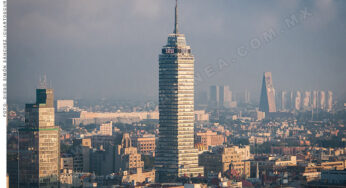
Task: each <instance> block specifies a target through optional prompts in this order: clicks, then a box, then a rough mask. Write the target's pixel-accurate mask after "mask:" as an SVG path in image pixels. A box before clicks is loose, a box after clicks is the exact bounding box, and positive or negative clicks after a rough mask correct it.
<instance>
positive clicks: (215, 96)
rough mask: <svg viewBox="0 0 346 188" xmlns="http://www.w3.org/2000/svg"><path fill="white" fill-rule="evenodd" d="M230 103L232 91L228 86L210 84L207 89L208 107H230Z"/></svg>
mask: <svg viewBox="0 0 346 188" xmlns="http://www.w3.org/2000/svg"><path fill="white" fill-rule="evenodd" d="M231 104H232V91H231V90H230V89H229V86H223V85H222V86H216V85H212V86H210V91H209V107H212V108H216V107H218V108H222V107H226V108H227V107H230V106H231Z"/></svg>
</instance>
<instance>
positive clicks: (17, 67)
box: [8, 0, 346, 101]
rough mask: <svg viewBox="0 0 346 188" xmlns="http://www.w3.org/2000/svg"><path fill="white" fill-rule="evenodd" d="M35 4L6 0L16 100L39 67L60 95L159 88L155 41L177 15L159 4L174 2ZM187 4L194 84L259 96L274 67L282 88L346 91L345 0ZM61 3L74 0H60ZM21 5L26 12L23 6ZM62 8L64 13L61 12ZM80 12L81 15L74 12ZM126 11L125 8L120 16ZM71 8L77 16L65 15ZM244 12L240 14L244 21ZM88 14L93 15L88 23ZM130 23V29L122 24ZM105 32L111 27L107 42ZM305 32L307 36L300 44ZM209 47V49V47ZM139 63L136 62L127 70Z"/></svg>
mask: <svg viewBox="0 0 346 188" xmlns="http://www.w3.org/2000/svg"><path fill="white" fill-rule="evenodd" d="M31 3H32V4H33V5H35V6H25V3H24V4H22V3H18V2H16V1H11V2H9V9H10V10H11V9H13V10H12V11H9V20H10V21H11V20H18V21H17V22H9V31H10V32H11V31H12V32H11V35H9V45H8V46H9V65H8V75H9V78H8V83H9V86H8V92H9V93H8V97H9V100H10V101H11V100H21V101H28V98H29V96H30V95H28V94H29V93H31V92H32V91H33V90H32V88H34V87H35V86H36V83H37V82H36V81H37V80H38V77H39V75H40V74H42V73H47V75H49V78H50V79H51V81H52V85H53V86H54V88H56V89H57V91H58V93H56V96H57V98H73V99H76V98H80V99H94V98H97V97H100V98H118V99H124V98H129V99H134V98H137V97H138V96H139V95H140V96H144V97H149V98H156V97H157V94H156V93H155V92H154V91H156V90H157V87H158V84H157V83H158V77H157V76H155V75H156V73H157V72H158V69H157V68H156V67H155V62H156V60H157V56H156V54H157V53H158V50H153V49H156V48H155V47H156V46H159V45H160V44H162V42H163V41H162V39H160V38H164V36H165V33H168V32H169V30H170V29H169V27H167V26H163V25H166V24H163V23H165V22H168V23H172V20H171V19H170V18H171V17H172V15H171V14H162V13H163V12H169V11H168V9H169V7H170V6H171V5H172V3H173V2H170V1H167V3H163V2H159V1H149V2H148V3H147V4H145V6H144V5H141V3H140V1H129V2H128V3H119V2H114V3H113V2H112V3H109V4H108V5H107V7H106V5H105V4H103V3H94V4H93V7H91V5H90V7H89V6H87V7H84V8H77V4H74V3H67V2H63V3H62V4H61V6H53V5H55V3H54V2H47V3H40V4H38V3H39V1H32V2H31ZM181 4H182V9H184V11H182V14H181V17H183V18H184V20H183V21H182V22H183V23H193V24H183V26H182V27H183V30H184V31H186V32H185V33H186V34H187V35H188V37H189V40H190V41H191V43H193V44H194V54H196V55H197V56H198V58H197V59H196V63H197V64H198V65H199V66H198V68H197V69H196V75H198V74H199V75H201V78H202V79H201V78H198V83H197V81H196V83H197V86H196V91H197V93H198V92H199V91H201V90H207V89H208V87H209V85H215V84H216V85H230V87H231V90H232V91H244V90H248V91H250V92H251V93H253V95H252V96H256V95H259V90H260V83H261V80H260V79H259V78H260V75H261V74H262V72H266V71H270V72H272V73H273V76H274V77H275V83H278V85H277V90H278V91H279V90H283V89H285V88H288V89H298V90H332V91H333V92H334V98H340V96H341V97H342V98H344V96H345V95H344V93H345V91H344V88H343V87H340V85H341V84H342V83H343V81H344V80H345V79H346V78H345V75H344V74H342V72H341V71H342V70H344V69H345V64H344V63H343V62H342V59H344V53H342V51H344V49H345V46H344V43H345V41H344V40H345V39H344V38H343V37H342V36H343V35H342V32H341V31H342V30H343V28H344V27H346V26H345V24H343V22H342V20H343V18H344V17H345V13H344V12H343V11H341V10H342V7H345V4H344V3H343V2H335V1H328V2H323V1H315V2H310V3H307V2H304V1H294V2H291V3H287V2H284V1H278V2H272V1H265V2H264V3H263V4H258V3H254V4H253V5H251V6H248V5H249V4H248V3H247V2H241V3H239V4H238V3H235V2H232V1H230V2H228V1H220V2H218V3H210V2H208V1H202V2H200V1H199V2H198V5H199V6H200V9H198V10H203V11H205V15H203V16H200V15H199V14H198V12H199V11H196V10H193V8H192V7H193V6H194V5H195V4H196V1H193V0H191V1H183V2H182V3H181ZM266 4H273V6H274V7H275V8H274V9H273V10H271V11H266V10H267V9H266V7H265V6H264V5H266ZM110 5H114V6H110ZM62 6H64V7H67V8H66V9H62ZM53 7H54V8H53ZM110 7H112V8H113V9H116V10H118V9H119V11H118V13H111V12H110V11H111V9H110ZM207 7H208V8H207ZM283 7H285V9H284V8H283ZM45 8H48V9H45ZM120 8H122V9H124V10H123V11H125V10H126V12H122V11H121V10H120ZM113 9H112V10H113ZM226 9H227V11H226ZM286 9H287V10H286ZM19 10H22V11H20V13H19ZM48 10H49V11H48ZM135 10H136V12H134V11H135ZM137 10H138V11H137ZM228 10H231V11H228ZM232 10H233V11H232ZM61 11H63V12H64V14H63V15H65V16H59V15H57V12H61ZM304 11H307V12H308V13H311V15H310V14H308V15H309V16H308V17H307V18H306V20H300V19H299V22H298V23H297V24H296V25H295V26H294V27H292V28H289V29H286V28H285V25H286V21H285V19H286V18H290V16H292V15H295V16H297V17H298V18H300V16H301V15H300V14H301V12H304ZM115 12H117V11H115ZM215 12H217V13H215ZM245 12H249V13H248V14H245ZM265 12H267V13H265ZM74 13H76V14H78V15H80V16H74V15H73V14H74ZM120 15H126V16H127V17H126V18H124V19H120ZM43 16H44V17H43ZM207 16H208V17H207ZM70 17H72V18H73V19H72V22H71V21H68V20H69V19H67V18H70ZM110 17H114V18H115V19H110ZM238 17H241V18H242V19H243V20H242V21H241V22H239V21H237V20H238V19H237V18H238ZM255 17H256V18H255ZM106 18H107V19H106ZM206 18H209V19H206ZM37 20H41V21H42V22H37ZM89 20H93V21H92V22H91V24H89V25H88V27H86V23H89V22H88V21H89ZM99 21H100V23H99V24H96V23H98V22H99ZM24 23H31V24H24ZM72 23H75V24H72ZM47 24H51V25H50V26H51V27H49V25H48V26H47ZM71 24H72V25H71ZM138 24H140V26H141V27H140V28H141V29H142V31H141V32H140V34H136V33H135V32H137V30H135V29H134V28H136V27H137V25H138ZM167 25H169V24H167ZM205 25H208V27H205ZM89 26H90V27H89ZM124 27H125V28H126V32H124V31H125V30H124V29H122V28H124ZM161 27H163V28H162V29H152V28H161ZM49 28H54V29H55V30H50V29H49ZM271 28H273V29H274V30H278V29H281V28H284V29H286V30H285V32H283V33H279V34H278V35H277V36H276V37H274V38H273V39H272V40H271V41H270V42H268V43H265V44H264V43H263V42H261V44H262V45H261V47H260V48H258V49H257V48H252V47H253V45H254V44H255V43H256V40H252V39H257V38H260V39H261V37H262V34H263V32H266V31H270V29H271ZM81 29H83V32H81ZM22 31H25V33H23V32H22ZM38 33H40V35H38ZM77 33H78V34H77ZM328 33H331V34H332V35H328V36H331V38H330V40H325V39H324V38H325V36H326V34H328ZM77 36H78V37H77ZM98 36H105V37H104V38H106V39H107V41H105V40H104V39H103V38H100V37H98ZM140 36H141V37H140ZM211 36H212V37H211ZM119 37H120V38H121V39H120V38H119ZM302 38H304V41H305V42H304V43H297V41H302ZM316 38H318V39H319V40H315V39H316ZM18 39H19V40H20V41H19V40H18ZM68 39H71V40H68ZM47 41H49V43H48V42H47ZM149 41H150V42H149ZM250 41H252V43H250ZM28 44H35V45H30V46H28ZM206 44H208V45H206ZM216 44H217V45H216ZM251 44H252V47H251ZM243 45H245V46H247V47H250V49H249V52H248V54H247V55H245V56H244V57H239V55H237V49H238V48H239V47H242V46H243ZM147 46H148V47H147ZM216 47H217V48H216ZM254 47H256V46H254ZM214 49H218V50H214ZM278 50H280V53H278ZM130 51H131V55H130V54H129V52H130ZM206 51H209V52H210V53H209V54H208V55H207V54H206V53H205V52H206ZM230 54H231V55H230ZM233 54H236V55H235V57H237V61H236V63H231V64H230V65H229V66H227V67H224V69H223V70H222V71H218V70H217V66H218V63H220V61H221V62H222V61H225V62H226V63H229V62H231V61H232V58H233V57H234V55H233ZM312 54H313V55H312ZM282 57H284V58H282ZM288 59H289V60H288ZM29 65H30V66H29ZM209 65H211V66H212V67H213V68H212V69H211V71H212V74H211V75H210V76H208V74H207V73H206V71H207V72H209V71H210V66H209ZM133 66H135V67H137V68H138V70H134V69H130V68H131V67H133ZM282 70H285V71H282ZM56 72H59V74H57V73H56ZM61 72H62V73H63V75H62V74H60V73H61ZM153 72H154V73H153ZM293 75H294V76H293ZM323 75H329V76H323ZM135 78H140V79H135ZM196 80H197V79H196ZM101 83H102V84H101ZM110 86H111V87H110Z"/></svg>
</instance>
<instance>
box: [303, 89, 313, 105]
mask: <svg viewBox="0 0 346 188" xmlns="http://www.w3.org/2000/svg"><path fill="white" fill-rule="evenodd" d="M310 101H311V92H310V91H305V92H304V99H303V108H304V109H308V108H309V107H310Z"/></svg>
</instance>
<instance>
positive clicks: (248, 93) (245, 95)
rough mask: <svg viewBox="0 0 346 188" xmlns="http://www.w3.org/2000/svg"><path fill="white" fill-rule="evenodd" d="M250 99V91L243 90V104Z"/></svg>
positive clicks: (247, 102)
mask: <svg viewBox="0 0 346 188" xmlns="http://www.w3.org/2000/svg"><path fill="white" fill-rule="evenodd" d="M250 101H251V95H250V91H248V90H245V93H244V102H245V104H249V103H250Z"/></svg>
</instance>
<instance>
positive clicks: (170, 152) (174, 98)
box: [155, 5, 203, 182]
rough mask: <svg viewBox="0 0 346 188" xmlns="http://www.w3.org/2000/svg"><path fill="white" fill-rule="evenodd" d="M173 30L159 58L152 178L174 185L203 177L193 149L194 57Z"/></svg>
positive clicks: (195, 150) (181, 36)
mask: <svg viewBox="0 0 346 188" xmlns="http://www.w3.org/2000/svg"><path fill="white" fill-rule="evenodd" d="M177 16H178V14H177V5H176V7H175V27H174V32H173V34H169V36H168V41H167V45H165V46H164V47H163V48H162V53H161V54H160V55H159V112H160V118H159V123H160V127H159V140H158V146H157V152H156V161H155V167H156V178H157V181H159V182H174V181H176V180H177V178H179V177H184V176H188V177H191V176H193V177H196V176H199V175H203V167H199V166H198V150H197V149H195V148H194V60H195V59H194V56H193V55H192V54H191V48H190V46H188V45H186V39H185V36H184V34H180V33H179V32H178V23H177Z"/></svg>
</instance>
